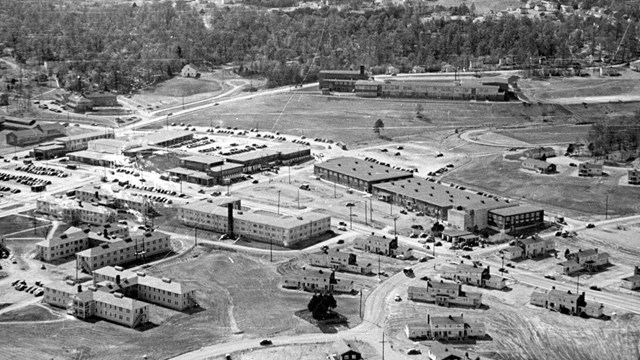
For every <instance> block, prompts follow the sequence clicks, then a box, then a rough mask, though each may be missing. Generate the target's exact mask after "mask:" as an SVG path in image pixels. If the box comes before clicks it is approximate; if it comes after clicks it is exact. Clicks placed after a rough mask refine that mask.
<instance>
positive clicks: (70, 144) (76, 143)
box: [55, 131, 115, 152]
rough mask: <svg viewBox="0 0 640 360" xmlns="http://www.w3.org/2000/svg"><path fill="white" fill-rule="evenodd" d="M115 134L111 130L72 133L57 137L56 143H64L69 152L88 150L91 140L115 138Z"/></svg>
mask: <svg viewBox="0 0 640 360" xmlns="http://www.w3.org/2000/svg"><path fill="white" fill-rule="evenodd" d="M113 138H115V134H114V133H113V132H109V131H106V132H105V131H94V132H90V133H86V134H79V135H71V136H65V137H61V138H59V139H56V141H55V142H56V143H59V144H62V145H63V146H64V148H65V150H66V151H67V152H71V151H78V150H86V149H88V148H89V141H91V140H98V139H113Z"/></svg>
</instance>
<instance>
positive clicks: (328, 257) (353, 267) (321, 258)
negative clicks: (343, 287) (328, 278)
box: [309, 249, 372, 274]
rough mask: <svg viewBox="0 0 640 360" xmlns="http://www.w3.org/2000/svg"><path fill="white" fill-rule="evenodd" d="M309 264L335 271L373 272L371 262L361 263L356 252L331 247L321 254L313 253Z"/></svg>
mask: <svg viewBox="0 0 640 360" xmlns="http://www.w3.org/2000/svg"><path fill="white" fill-rule="evenodd" d="M309 264H310V265H313V266H318V267H326V268H331V269H333V270H335V271H345V272H352V273H356V274H371V273H372V270H371V264H367V265H364V266H362V265H359V264H358V262H357V261H356V254H354V253H352V252H347V251H340V250H339V249H331V250H328V251H326V252H324V251H323V252H321V253H319V254H311V256H310V257H309Z"/></svg>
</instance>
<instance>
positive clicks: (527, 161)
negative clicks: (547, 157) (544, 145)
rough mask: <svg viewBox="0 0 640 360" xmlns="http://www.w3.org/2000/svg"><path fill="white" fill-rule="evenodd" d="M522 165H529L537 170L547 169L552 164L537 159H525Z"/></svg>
mask: <svg viewBox="0 0 640 360" xmlns="http://www.w3.org/2000/svg"><path fill="white" fill-rule="evenodd" d="M522 164H523V165H530V166H534V167H537V168H544V169H546V168H548V167H549V166H551V165H553V164H552V163H548V162H546V161H542V160H538V159H525V160H523V161H522Z"/></svg>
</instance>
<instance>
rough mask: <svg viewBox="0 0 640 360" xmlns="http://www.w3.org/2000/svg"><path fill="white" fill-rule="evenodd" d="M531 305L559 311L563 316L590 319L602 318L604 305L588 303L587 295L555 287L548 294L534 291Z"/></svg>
mask: <svg viewBox="0 0 640 360" xmlns="http://www.w3.org/2000/svg"><path fill="white" fill-rule="evenodd" d="M530 303H531V304H532V305H536V306H541V307H544V308H546V309H550V310H555V311H559V312H561V313H563V314H570V315H582V314H584V315H586V316H589V317H595V318H598V317H601V316H602V314H603V309H604V305H602V304H601V303H597V302H593V303H587V301H586V298H585V293H584V292H583V293H582V294H576V293H572V292H571V290H569V291H566V292H565V291H560V290H556V288H555V286H554V287H553V288H552V290H551V291H549V292H548V293H543V292H538V291H534V292H533V293H532V294H531V299H530Z"/></svg>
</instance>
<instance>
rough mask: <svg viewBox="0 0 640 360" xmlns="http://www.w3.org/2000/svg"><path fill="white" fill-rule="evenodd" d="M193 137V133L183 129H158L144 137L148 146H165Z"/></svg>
mask: <svg viewBox="0 0 640 360" xmlns="http://www.w3.org/2000/svg"><path fill="white" fill-rule="evenodd" d="M191 139H193V133H192V132H189V131H184V130H159V131H155V132H153V133H150V134H148V135H147V136H146V137H145V140H146V142H147V144H149V145H150V146H158V147H167V146H170V145H175V144H178V143H181V142H185V141H187V140H191Z"/></svg>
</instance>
